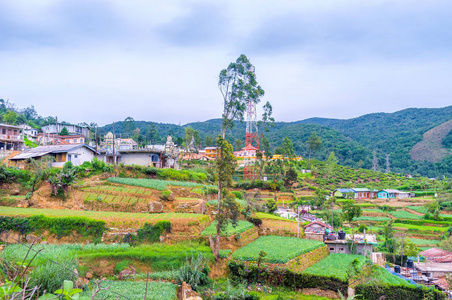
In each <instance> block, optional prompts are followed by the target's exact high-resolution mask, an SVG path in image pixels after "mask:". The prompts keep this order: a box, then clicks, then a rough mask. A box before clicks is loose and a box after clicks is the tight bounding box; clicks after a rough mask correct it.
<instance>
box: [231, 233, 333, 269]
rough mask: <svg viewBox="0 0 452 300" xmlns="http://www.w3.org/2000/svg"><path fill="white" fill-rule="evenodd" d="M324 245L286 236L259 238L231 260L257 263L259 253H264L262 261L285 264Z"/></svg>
mask: <svg viewBox="0 0 452 300" xmlns="http://www.w3.org/2000/svg"><path fill="white" fill-rule="evenodd" d="M324 245H325V244H324V243H323V242H321V241H314V240H305V239H298V238H294V237H286V236H274V235H268V236H261V237H260V238H258V239H257V240H255V241H254V242H252V243H250V244H248V245H246V246H245V247H242V248H240V249H238V250H237V251H235V252H234V253H233V254H232V258H233V259H237V260H242V261H257V259H258V257H259V252H260V251H265V252H266V253H267V256H265V258H264V261H265V262H268V263H274V264H285V263H287V262H288V261H289V260H291V259H293V258H295V257H297V256H299V255H301V254H304V253H307V252H310V251H312V250H314V249H317V248H320V247H322V246H324Z"/></svg>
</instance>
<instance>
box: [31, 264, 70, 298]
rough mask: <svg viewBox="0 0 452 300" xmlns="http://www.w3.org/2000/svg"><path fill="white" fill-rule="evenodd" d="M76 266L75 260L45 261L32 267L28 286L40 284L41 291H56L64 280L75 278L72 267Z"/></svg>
mask: <svg viewBox="0 0 452 300" xmlns="http://www.w3.org/2000/svg"><path fill="white" fill-rule="evenodd" d="M76 268H77V263H76V261H75V260H70V261H65V262H60V263H59V264H56V263H53V262H50V261H49V262H46V263H44V264H42V265H39V266H37V267H36V268H35V269H33V272H31V274H30V285H29V286H40V290H41V291H44V290H46V291H52V292H53V291H56V290H58V289H60V288H61V287H62V286H63V282H64V281H65V280H72V281H75V280H77V276H76V274H75V273H74V271H73V270H74V269H76Z"/></svg>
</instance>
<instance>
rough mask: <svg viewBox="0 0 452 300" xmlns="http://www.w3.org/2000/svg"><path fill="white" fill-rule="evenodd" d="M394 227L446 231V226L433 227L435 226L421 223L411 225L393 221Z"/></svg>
mask: <svg viewBox="0 0 452 300" xmlns="http://www.w3.org/2000/svg"><path fill="white" fill-rule="evenodd" d="M393 226H394V228H396V227H399V228H407V229H409V230H412V231H435V232H445V231H447V227H435V226H422V225H412V224H402V223H394V224H393Z"/></svg>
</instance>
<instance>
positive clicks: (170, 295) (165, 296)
mask: <svg viewBox="0 0 452 300" xmlns="http://www.w3.org/2000/svg"><path fill="white" fill-rule="evenodd" d="M101 286H102V287H108V286H110V287H109V289H108V290H103V291H101V292H100V293H99V294H98V298H99V299H108V300H113V299H144V295H145V291H146V282H131V281H110V280H106V281H103V282H102V285H101ZM176 294H177V285H175V284H172V283H169V282H156V281H151V282H149V283H148V291H147V296H146V300H174V299H176ZM82 295H84V296H88V297H91V293H90V292H84V293H82ZM120 295H122V297H121V296H120ZM125 297H126V298H125Z"/></svg>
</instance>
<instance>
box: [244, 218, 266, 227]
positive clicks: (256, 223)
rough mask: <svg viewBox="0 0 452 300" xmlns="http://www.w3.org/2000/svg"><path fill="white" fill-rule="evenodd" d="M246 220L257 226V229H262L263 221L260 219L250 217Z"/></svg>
mask: <svg viewBox="0 0 452 300" xmlns="http://www.w3.org/2000/svg"><path fill="white" fill-rule="evenodd" d="M246 220H247V221H248V222H251V223H253V225H254V226H256V227H261V225H262V219H259V218H253V217H249V218H247V219H246Z"/></svg>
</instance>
